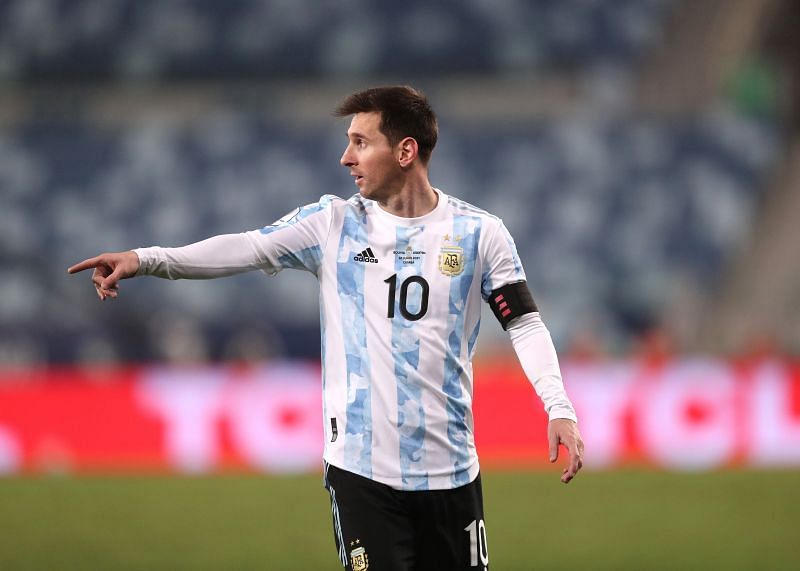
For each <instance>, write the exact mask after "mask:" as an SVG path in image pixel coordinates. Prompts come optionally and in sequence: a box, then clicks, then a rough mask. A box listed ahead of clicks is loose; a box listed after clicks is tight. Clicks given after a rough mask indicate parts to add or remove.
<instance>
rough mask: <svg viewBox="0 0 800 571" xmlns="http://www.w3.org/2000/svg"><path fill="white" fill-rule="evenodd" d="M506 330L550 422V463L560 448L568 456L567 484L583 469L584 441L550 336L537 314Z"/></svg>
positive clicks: (563, 476)
mask: <svg viewBox="0 0 800 571" xmlns="http://www.w3.org/2000/svg"><path fill="white" fill-rule="evenodd" d="M521 285H522V286H523V287H525V290H526V291H527V287H526V286H524V284H521ZM501 323H502V322H501ZM505 328H506V330H507V331H508V334H509V336H510V337H511V343H512V344H513V346H514V351H515V352H516V353H517V357H518V358H519V362H520V364H521V365H522V369H523V370H524V371H525V374H526V375H527V377H528V379H529V380H530V381H531V384H532V385H533V388H534V390H535V391H536V394H537V395H539V398H540V399H541V400H542V403H543V404H544V408H545V411H546V412H547V415H548V418H549V420H550V421H549V423H548V427H547V439H548V443H549V450H550V462H555V461H556V460H558V451H559V445H563V446H564V447H565V448H566V449H567V451H568V453H569V464H568V465H567V467H566V468H564V470H563V472H562V474H561V481H562V482H564V483H565V484H566V483H568V482H569V481H570V480H572V478H574V477H575V475H576V474H577V473H578V471H579V470H580V469H581V467H582V466H583V440H581V436H580V432H579V430H578V424H577V421H578V418H577V416H576V414H575V409H574V408H573V406H572V403H571V402H570V400H569V398H568V397H567V393H566V391H565V390H564V383H563V381H562V378H561V369H560V367H559V365H558V356H557V354H556V350H555V346H554V345H553V340H552V338H551V337H550V332H549V331H548V330H547V327H546V326H545V324H544V322H543V321H542V319H541V317H540V316H539V313H538V312H536V311H534V312H529V313H524V314H522V315H519V316H518V317H514V318H513V319H511V320H510V321H509V322H507V323H506V324H505Z"/></svg>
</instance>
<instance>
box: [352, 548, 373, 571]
mask: <svg viewBox="0 0 800 571" xmlns="http://www.w3.org/2000/svg"><path fill="white" fill-rule="evenodd" d="M350 566H351V567H352V568H353V571H367V569H369V558H368V557H367V550H366V549H364V548H363V547H356V548H355V549H353V550H352V551H351V552H350Z"/></svg>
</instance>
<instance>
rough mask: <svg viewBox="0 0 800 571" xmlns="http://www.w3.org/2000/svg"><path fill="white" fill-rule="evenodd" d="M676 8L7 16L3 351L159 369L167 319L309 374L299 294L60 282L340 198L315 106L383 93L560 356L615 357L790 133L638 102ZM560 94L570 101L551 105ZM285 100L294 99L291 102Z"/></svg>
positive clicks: (691, 291) (306, 7)
mask: <svg viewBox="0 0 800 571" xmlns="http://www.w3.org/2000/svg"><path fill="white" fill-rule="evenodd" d="M685 6H686V5H685V4H683V3H681V2H677V1H676V0H624V1H622V0H620V1H616V2H611V1H593V2H587V1H579V0H570V1H564V0H560V1H556V0H537V1H534V2H518V1H513V0H507V1H503V2H488V1H486V0H470V1H468V2H450V1H448V2H436V3H431V2H423V1H421V0H412V1H411V2H407V3H404V4H403V10H402V11H400V10H399V9H398V7H397V6H396V5H395V4H393V3H389V2H366V1H360V0H348V1H346V2H344V3H342V2H323V3H310V2H280V1H267V2H255V1H245V0H239V1H235V2H214V1H211V0H206V1H202V2H184V1H178V0H174V1H173V0H163V1H144V2H134V1H131V0H114V1H107V2H92V1H76V2H68V1H56V0H35V1H32V0H27V1H23V0H11V1H8V2H5V3H3V4H2V5H1V6H0V80H2V81H3V83H2V84H0V188H2V189H3V191H2V193H1V194H0V262H2V268H3V269H2V270H0V359H2V360H4V361H6V362H18V363H32V362H50V363H70V362H79V361H84V360H89V361H92V360H114V359H122V360H126V361H139V360H146V361H159V360H169V359H170V356H169V351H168V350H167V349H165V346H166V345H167V344H165V343H164V342H162V341H163V339H165V338H166V337H168V335H165V333H164V332H165V331H166V330H168V328H169V327H171V326H172V325H174V324H175V323H179V324H182V325H181V326H180V327H177V329H179V330H180V331H183V333H182V335H184V336H185V337H186V338H187V339H189V341H187V342H186V343H187V344H188V345H189V346H191V347H192V348H193V349H192V350H191V351H189V354H191V355H194V356H195V357H203V358H210V359H213V360H217V359H224V358H226V357H229V356H231V355H236V354H237V351H238V349H236V347H237V346H238V345H237V343H239V341H237V340H240V339H241V337H242V334H241V332H242V331H247V332H249V333H250V334H251V335H252V336H256V337H258V338H261V339H265V340H266V339H268V340H269V345H270V346H271V347H272V348H273V349H274V352H276V353H285V354H287V355H289V356H295V357H310V358H315V357H316V356H317V355H318V341H317V327H318V325H317V321H318V315H317V309H316V306H315V304H306V305H305V306H304V307H302V308H300V309H299V310H294V311H292V312H291V314H290V313H289V311H288V309H287V308H289V307H292V304H291V303H290V300H291V299H292V298H293V297H294V296H297V295H298V294H299V295H303V296H307V297H308V298H309V299H314V298H315V296H316V293H315V286H314V283H313V280H311V279H304V278H307V276H299V277H298V276H293V277H288V276H282V277H281V278H280V279H278V280H274V281H270V282H269V283H265V281H264V280H263V279H262V278H263V276H258V275H248V276H240V277H236V278H231V279H228V280H223V281H220V282H216V283H214V284H212V285H209V284H203V283H193V284H181V285H180V286H175V285H173V284H167V283H164V282H160V281H159V282H157V281H156V280H136V281H135V282H131V283H125V284H123V286H124V287H123V289H124V290H125V293H126V294H127V295H125V296H124V298H125V299H124V301H120V302H118V303H114V304H104V305H103V306H102V307H100V305H99V304H97V303H96V300H95V299H94V298H93V295H92V292H91V291H88V289H87V287H86V283H85V280H83V279H81V278H72V279H66V278H65V277H64V276H63V275H62V273H63V270H64V268H65V267H66V266H67V265H69V264H70V263H73V262H74V261H76V260H78V259H81V258H83V257H86V256H89V255H92V254H94V253H96V252H97V251H100V250H114V249H127V248H130V247H135V246H143V245H152V244H160V245H180V244H183V243H188V242H191V241H196V240H199V239H202V238H204V237H207V236H209V235H213V234H217V233H226V232H237V231H242V230H247V229H252V228H256V227H260V226H263V225H266V224H269V223H270V222H272V221H273V220H274V219H276V218H278V217H279V216H281V215H282V214H283V213H285V212H286V211H288V210H290V209H291V208H293V207H294V206H296V205H298V204H301V203H307V202H310V201H313V200H315V199H316V198H317V197H318V196H320V195H321V194H325V193H334V194H338V195H340V196H349V195H350V194H351V193H352V192H353V191H354V190H355V189H354V188H353V187H352V185H351V182H350V179H349V177H348V176H347V175H346V172H344V170H343V169H341V167H339V165H338V158H339V156H340V153H341V150H342V141H343V136H342V131H343V124H342V123H341V122H337V121H334V120H332V119H331V118H330V116H329V115H328V114H327V113H328V110H329V109H330V108H331V107H332V106H333V105H334V104H335V103H336V99H335V98H327V99H326V97H327V95H329V94H331V93H335V94H336V97H337V98H338V97H339V96H341V95H343V94H345V93H347V92H348V91H350V90H351V89H353V88H356V87H360V86H362V85H365V84H369V83H373V82H384V80H387V79H389V80H391V81H403V82H410V83H416V84H417V85H421V86H422V87H423V88H424V89H425V90H426V91H428V92H429V93H430V94H431V96H432V98H433V102H434V105H435V106H436V107H437V108H438V109H439V111H440V114H441V117H442V126H441V130H442V133H441V142H440V147H439V148H438V149H437V152H436V159H435V161H434V163H433V167H432V179H433V182H434V183H435V184H436V185H438V186H440V187H441V188H443V189H445V190H446V191H450V192H452V193H454V194H456V195H458V196H461V197H463V198H464V199H466V200H468V201H471V202H473V203H475V204H476V205H478V206H481V207H484V208H486V209H488V210H490V211H492V212H495V213H497V214H498V215H500V216H501V217H502V218H503V219H504V220H505V222H506V224H507V225H508V227H509V228H510V229H511V232H512V234H513V235H514V236H515V238H516V240H517V243H518V245H519V247H520V251H521V253H522V255H523V258H524V262H525V265H526V268H527V272H528V274H529V276H528V277H529V280H530V283H531V284H532V288H533V291H534V294H535V296H536V297H537V299H539V301H540V305H541V306H542V307H543V308H544V312H545V315H546V320H547V322H548V325H549V326H550V328H551V330H552V331H553V333H554V337H555V339H556V342H557V344H558V346H559V348H560V349H562V350H563V349H566V348H568V347H569V346H570V343H571V342H572V341H573V340H574V338H576V337H577V336H579V335H580V334H581V333H582V332H584V331H585V330H594V331H602V344H603V345H604V347H605V349H607V350H611V351H615V352H625V351H628V350H630V349H631V347H632V344H633V342H634V340H635V339H636V338H637V336H638V335H640V334H641V333H642V332H643V331H646V330H647V329H649V328H651V327H653V326H655V325H660V324H662V323H663V321H664V320H665V319H670V318H672V317H670V316H671V315H672V314H673V313H674V314H675V315H677V316H678V318H681V317H683V318H685V316H686V313H687V312H692V311H694V310H695V309H696V308H697V307H698V306H702V305H703V304H704V303H706V302H707V301H708V300H710V299H713V297H714V296H716V295H717V294H718V290H719V288H720V279H721V276H722V275H723V272H725V271H726V270H727V268H728V267H729V266H730V263H731V262H732V260H733V259H734V258H735V256H736V255H737V253H738V252H739V251H740V250H741V249H742V248H743V247H744V245H745V244H746V241H747V240H748V239H750V228H751V226H752V225H753V224H754V221H755V220H756V216H757V214H758V211H759V207H760V204H761V202H762V201H763V199H764V196H763V195H764V192H765V190H766V188H767V185H768V182H769V181H770V179H771V175H772V173H773V171H774V169H775V167H776V165H777V164H778V163H779V161H780V160H781V157H782V155H783V149H784V144H785V140H786V132H785V129H784V127H783V126H782V125H781V122H780V120H779V119H780V116H779V115H778V114H776V113H775V112H773V111H774V110H773V109H771V108H770V109H768V110H766V111H765V110H764V109H758V110H757V112H753V108H752V106H750V107H749V108H746V106H742V105H737V104H736V103H737V102H736V101H733V102H731V97H728V98H727V99H725V98H723V97H720V96H719V95H720V94H717V95H716V96H715V97H714V98H713V99H712V100H710V101H708V102H705V103H703V104H701V105H698V106H696V107H695V108H693V109H690V110H689V111H684V112H680V113H659V112H654V111H653V110H652V109H650V108H648V106H647V104H646V103H642V102H641V101H637V100H636V94H635V91H636V87H635V84H636V78H637V77H639V76H640V75H642V71H643V70H645V69H647V71H648V72H649V71H650V69H649V68H647V66H646V64H647V63H648V62H650V61H656V60H655V57H656V55H657V54H658V53H659V49H663V48H664V46H665V45H668V36H667V32H668V31H669V24H670V22H671V21H672V19H673V18H674V14H675V13H676V11H677V10H678V9H679V8H681V7H684V8H685ZM398 46H402V47H403V48H407V49H404V51H403V57H397V49H398ZM454 78H457V80H458V81H459V82H460V83H448V81H454ZM509 78H511V79H510V80H509ZM504 81H505V82H506V83H504ZM508 81H510V83H508ZM554 84H556V85H562V87H563V86H564V85H566V86H567V87H566V88H564V89H562V91H561V92H556V95H555V96H553V95H551V96H549V98H548V97H545V98H544V101H543V102H541V101H540V99H539V96H540V95H541V93H542V92H543V91H546V90H547V88H548V86H551V85H554ZM287 85H288V86H289V87H287ZM345 85H346V87H345ZM507 85H511V88H510V89H507ZM276 86H279V87H276ZM319 86H323V87H324V88H323V89H321V90H319V91H321V93H317V91H318V88H319ZM576 86H577V87H576ZM281 89H282V90H284V92H285V91H286V90H288V91H290V92H292V93H294V99H293V100H292V101H291V103H292V104H291V105H287V104H286V102H285V101H284V102H283V104H282V105H278V104H277V102H278V99H279V97H278V96H277V95H276V93H278V92H279V91H280V90H281ZM493 89H494V90H496V91H505V90H507V91H509V92H510V95H509V94H506V95H507V96H509V97H510V98H511V99H510V100H512V101H516V102H519V103H520V105H519V107H517V108H516V109H518V112H517V111H515V107H514V106H510V107H511V108H510V109H505V112H504V113H503V114H502V115H497V114H495V115H494V116H493V115H492V114H491V113H488V114H487V113H486V112H485V110H482V109H481V108H480V106H479V104H478V103H474V105H475V108H470V105H471V103H470V101H469V97H468V96H469V94H470V93H475V94H477V93H479V92H483V93H486V92H491V91H492V90H493ZM563 92H566V93H568V95H567V96H564V97H562V96H561V95H559V93H563ZM490 99H491V97H490ZM465 101H466V103H465ZM526 101H527V102H528V103H526ZM530 101H534V103H530ZM458 103H460V107H459V105H458ZM500 106H502V103H501V104H500ZM320 107H323V108H324V112H321V113H320V112H319V108H320ZM565 107H566V109H568V111H566V112H564V111H563V109H564V108H565ZM526 109H527V111H526ZM531 109H533V111H532V112H530V110H531ZM287 273H290V272H287ZM140 282H141V283H140ZM109 305H111V307H109ZM681 308H683V310H682V311H683V313H681ZM687 308H688V309H687ZM693 327H694V328H695V329H697V327H698V325H697V324H696V323H695V324H694V325H693ZM176 335H178V334H177V333H176ZM192 339H193V340H194V341H191V340H192ZM179 345H180V344H179ZM177 351H178V353H180V350H177Z"/></svg>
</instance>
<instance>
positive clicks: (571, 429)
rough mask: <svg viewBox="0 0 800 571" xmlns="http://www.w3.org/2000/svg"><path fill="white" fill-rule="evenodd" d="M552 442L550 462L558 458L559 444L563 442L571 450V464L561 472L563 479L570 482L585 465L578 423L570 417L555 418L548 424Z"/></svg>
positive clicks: (549, 436) (548, 436)
mask: <svg viewBox="0 0 800 571" xmlns="http://www.w3.org/2000/svg"><path fill="white" fill-rule="evenodd" d="M547 440H548V441H549V443H550V462H555V461H556V460H558V445H559V444H563V445H564V447H565V448H566V449H567V451H568V452H569V465H568V466H567V467H566V468H564V471H563V472H562V473H561V481H562V482H564V483H565V484H568V483H569V481H570V480H572V478H574V477H575V474H577V473H578V470H580V469H581V467H582V466H583V440H581V434H580V432H579V431H578V425H577V424H576V423H575V422H574V421H572V420H569V419H568V418H554V419H553V420H551V421H550V423H549V424H548V426H547Z"/></svg>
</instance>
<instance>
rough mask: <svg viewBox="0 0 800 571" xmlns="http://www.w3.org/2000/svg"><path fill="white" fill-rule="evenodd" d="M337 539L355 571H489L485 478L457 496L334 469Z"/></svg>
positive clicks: (328, 474)
mask: <svg viewBox="0 0 800 571" xmlns="http://www.w3.org/2000/svg"><path fill="white" fill-rule="evenodd" d="M325 487H326V488H327V490H328V492H330V495H331V512H332V514H333V534H334V537H335V539H336V549H337V550H338V553H339V560H340V561H341V563H342V565H343V566H344V567H345V569H348V570H349V571H367V570H372V571H423V570H430V571H459V570H461V569H464V570H473V571H475V570H479V571H485V570H487V569H488V568H489V567H488V565H489V552H488V550H487V547H486V525H485V524H484V521H483V493H482V491H481V477H480V475H478V477H477V478H475V480H474V481H473V482H471V483H469V484H467V485H465V486H461V487H459V488H455V489H452V490H430V491H419V492H416V491H401V490H395V489H394V488H391V487H389V486H387V485H385V484H381V483H379V482H375V481H373V480H370V479H369V478H364V477H363V476H358V475H356V474H353V473H352V472H348V471H346V470H342V469H340V468H337V467H336V466H331V465H330V464H326V465H325Z"/></svg>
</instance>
